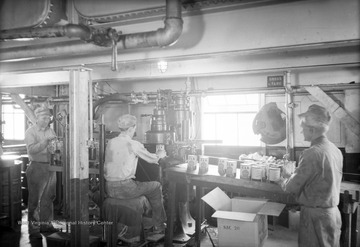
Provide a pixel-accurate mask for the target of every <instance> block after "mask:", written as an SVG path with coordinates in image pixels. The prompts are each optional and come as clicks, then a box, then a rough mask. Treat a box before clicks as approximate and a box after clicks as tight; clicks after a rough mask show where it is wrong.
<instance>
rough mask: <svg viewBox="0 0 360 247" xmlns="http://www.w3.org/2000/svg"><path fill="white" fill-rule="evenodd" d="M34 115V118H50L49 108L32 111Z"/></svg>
mask: <svg viewBox="0 0 360 247" xmlns="http://www.w3.org/2000/svg"><path fill="white" fill-rule="evenodd" d="M34 114H35V116H36V117H40V116H51V112H50V110H49V108H46V107H39V108H36V109H35V111H34Z"/></svg>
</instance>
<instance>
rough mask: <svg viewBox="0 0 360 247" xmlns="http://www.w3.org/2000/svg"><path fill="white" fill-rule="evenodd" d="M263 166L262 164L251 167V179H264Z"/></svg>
mask: <svg viewBox="0 0 360 247" xmlns="http://www.w3.org/2000/svg"><path fill="white" fill-rule="evenodd" d="M262 174H263V168H262V167H261V166H258V165H255V166H252V167H251V179H252V180H262V177H263V175H262Z"/></svg>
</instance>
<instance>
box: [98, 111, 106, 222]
mask: <svg viewBox="0 0 360 247" xmlns="http://www.w3.org/2000/svg"><path fill="white" fill-rule="evenodd" d="M104 159H105V124H104V115H102V116H101V124H100V133H99V169H100V171H99V175H100V178H99V180H100V205H101V206H102V203H103V200H104V199H105V178H104ZM102 218H103V215H102V210H100V220H102Z"/></svg>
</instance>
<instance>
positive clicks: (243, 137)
mask: <svg viewBox="0 0 360 247" xmlns="http://www.w3.org/2000/svg"><path fill="white" fill-rule="evenodd" d="M255 116H256V113H245V114H239V115H238V122H239V129H241V132H239V134H238V138H239V145H240V146H259V145H260V136H259V135H255V134H254V132H253V129H252V123H253V120H254V118H255Z"/></svg>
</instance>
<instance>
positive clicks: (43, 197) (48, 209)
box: [26, 161, 56, 234]
mask: <svg viewBox="0 0 360 247" xmlns="http://www.w3.org/2000/svg"><path fill="white" fill-rule="evenodd" d="M49 166H50V164H46V163H37V162H33V161H32V162H30V165H29V167H28V169H27V170H26V177H27V182H28V189H29V199H28V225H29V233H30V234H32V233H35V232H39V231H40V228H47V227H52V224H51V221H53V220H54V207H53V201H54V200H55V197H56V193H55V190H56V174H55V172H53V171H49Z"/></svg>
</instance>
